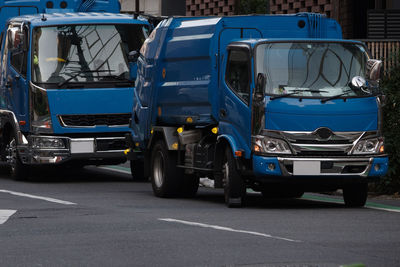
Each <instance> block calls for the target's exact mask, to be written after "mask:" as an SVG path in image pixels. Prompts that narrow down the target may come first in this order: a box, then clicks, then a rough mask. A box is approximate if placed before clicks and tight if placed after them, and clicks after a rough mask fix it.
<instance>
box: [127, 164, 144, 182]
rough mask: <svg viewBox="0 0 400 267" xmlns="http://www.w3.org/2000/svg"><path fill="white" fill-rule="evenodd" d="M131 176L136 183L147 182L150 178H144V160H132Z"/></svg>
mask: <svg viewBox="0 0 400 267" xmlns="http://www.w3.org/2000/svg"><path fill="white" fill-rule="evenodd" d="M130 166H131V174H132V179H133V180H134V181H145V180H147V179H148V177H145V176H144V162H143V160H131V161H130Z"/></svg>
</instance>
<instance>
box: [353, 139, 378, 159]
mask: <svg viewBox="0 0 400 267" xmlns="http://www.w3.org/2000/svg"><path fill="white" fill-rule="evenodd" d="M383 152H384V149H383V140H382V139H379V138H372V139H365V140H360V141H358V142H357V144H356V145H355V146H354V149H353V154H354V155H360V154H377V153H383Z"/></svg>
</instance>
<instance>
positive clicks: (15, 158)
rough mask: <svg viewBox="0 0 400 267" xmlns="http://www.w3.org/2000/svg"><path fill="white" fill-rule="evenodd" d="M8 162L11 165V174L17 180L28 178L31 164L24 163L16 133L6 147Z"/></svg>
mask: <svg viewBox="0 0 400 267" xmlns="http://www.w3.org/2000/svg"><path fill="white" fill-rule="evenodd" d="M6 153H7V163H8V164H9V166H10V175H11V177H12V178H14V179H15V180H26V179H27V178H28V177H29V166H27V165H25V164H23V163H22V161H21V159H20V157H19V155H18V150H17V139H16V137H15V134H13V135H12V136H11V138H10V141H9V143H8V145H7V147H6Z"/></svg>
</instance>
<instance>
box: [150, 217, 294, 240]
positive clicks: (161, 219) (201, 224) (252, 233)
mask: <svg viewBox="0 0 400 267" xmlns="http://www.w3.org/2000/svg"><path fill="white" fill-rule="evenodd" d="M158 220H160V221H165V222H175V223H181V224H186V225H191V226H198V227H203V228H212V229H215V230H221V231H228V232H235V233H243V234H250V235H256V236H262V237H266V238H273V239H278V240H284V241H289V242H302V241H301V240H294V239H290V238H285V237H279V236H273V235H269V234H264V233H259V232H253V231H245V230H237V229H233V228H230V227H224V226H218V225H212V224H205V223H198V222H189V221H182V220H176V219H171V218H159V219H158Z"/></svg>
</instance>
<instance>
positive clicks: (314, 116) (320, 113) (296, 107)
mask: <svg viewBox="0 0 400 267" xmlns="http://www.w3.org/2000/svg"><path fill="white" fill-rule="evenodd" d="M377 114H378V104H377V102H376V98H375V97H369V98H354V99H347V100H346V101H343V99H335V100H332V101H329V102H328V103H325V104H322V103H321V101H320V100H318V99H303V100H302V101H301V102H300V101H299V99H295V98H282V99H276V100H272V101H270V100H267V101H266V108H265V126H266V128H267V129H270V130H279V131H314V130H315V129H317V128H319V127H328V128H330V129H331V130H332V131H335V132H349V131H374V130H375V131H376V130H377V129H378V116H377Z"/></svg>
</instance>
